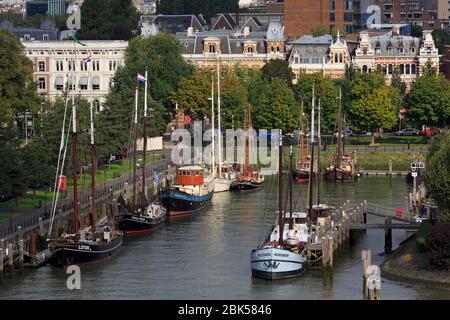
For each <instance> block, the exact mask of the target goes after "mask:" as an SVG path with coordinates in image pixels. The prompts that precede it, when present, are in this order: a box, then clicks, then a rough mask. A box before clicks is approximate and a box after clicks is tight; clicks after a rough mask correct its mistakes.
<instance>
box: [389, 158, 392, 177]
mask: <svg viewBox="0 0 450 320" xmlns="http://www.w3.org/2000/svg"><path fill="white" fill-rule="evenodd" d="M389 176H392V159H389Z"/></svg>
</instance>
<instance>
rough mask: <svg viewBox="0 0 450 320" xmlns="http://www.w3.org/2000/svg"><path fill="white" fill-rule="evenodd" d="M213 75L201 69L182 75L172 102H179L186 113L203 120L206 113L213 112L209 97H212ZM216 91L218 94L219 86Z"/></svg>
mask: <svg viewBox="0 0 450 320" xmlns="http://www.w3.org/2000/svg"><path fill="white" fill-rule="evenodd" d="M212 77H213V74H212V73H210V72H203V71H199V70H196V71H194V73H193V74H192V75H190V76H187V77H182V78H181V79H180V85H179V87H178V90H177V91H176V92H174V93H173V94H172V98H171V99H172V104H175V103H178V107H179V109H180V110H181V111H183V112H184V113H185V114H189V115H191V116H192V117H193V119H196V120H202V119H203V117H204V116H205V115H209V114H210V113H211V112H210V109H211V102H210V101H209V100H208V99H209V98H210V97H211V81H212V79H211V78H212ZM214 81H215V79H214ZM214 86H215V84H214ZM214 91H215V95H217V88H215V89H214Z"/></svg>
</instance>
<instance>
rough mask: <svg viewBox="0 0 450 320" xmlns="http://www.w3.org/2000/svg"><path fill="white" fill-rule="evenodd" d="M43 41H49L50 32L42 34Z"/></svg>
mask: <svg viewBox="0 0 450 320" xmlns="http://www.w3.org/2000/svg"><path fill="white" fill-rule="evenodd" d="M42 41H48V34H46V33H45V34H44V35H43V36H42Z"/></svg>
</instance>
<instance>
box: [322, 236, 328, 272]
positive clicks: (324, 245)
mask: <svg viewBox="0 0 450 320" xmlns="http://www.w3.org/2000/svg"><path fill="white" fill-rule="evenodd" d="M321 245H322V267H324V268H326V266H327V265H328V244H327V237H322V240H321Z"/></svg>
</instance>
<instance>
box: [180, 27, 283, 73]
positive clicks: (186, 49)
mask: <svg viewBox="0 0 450 320" xmlns="http://www.w3.org/2000/svg"><path fill="white" fill-rule="evenodd" d="M177 38H178V40H179V41H180V43H181V45H182V47H183V57H184V58H185V59H186V60H187V61H188V62H189V63H191V64H193V65H195V66H196V67H198V68H212V67H214V66H216V65H217V63H220V64H221V65H223V66H229V67H231V66H236V65H239V66H242V67H245V68H256V69H260V68H262V67H263V66H264V65H265V64H266V63H267V61H269V60H271V59H285V58H286V54H285V39H284V33H283V26H282V25H281V24H280V23H271V24H270V25H269V27H268V29H267V31H257V32H251V31H250V28H249V27H244V28H243V29H241V30H237V31H236V30H212V31H206V32H194V31H193V29H192V28H189V29H188V31H187V32H182V33H177Z"/></svg>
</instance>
